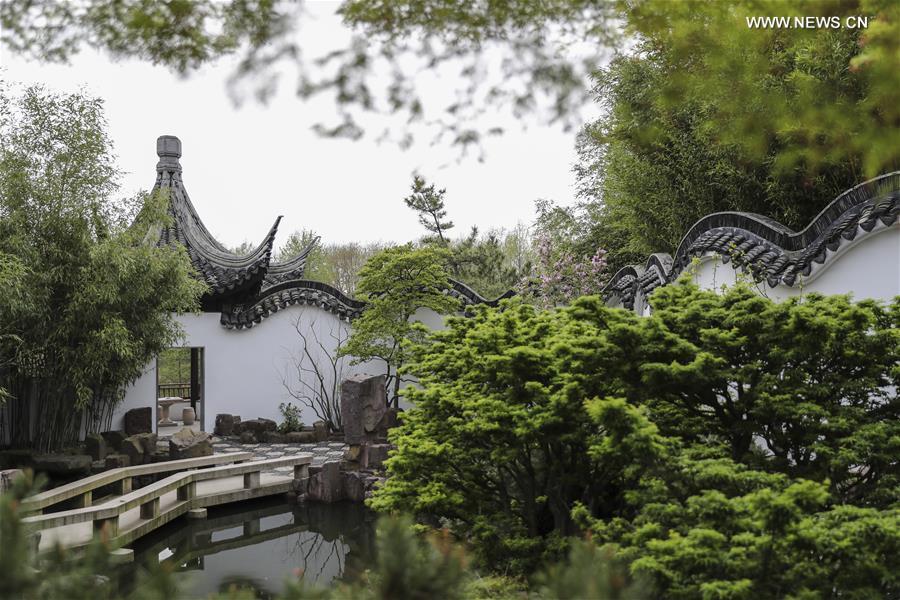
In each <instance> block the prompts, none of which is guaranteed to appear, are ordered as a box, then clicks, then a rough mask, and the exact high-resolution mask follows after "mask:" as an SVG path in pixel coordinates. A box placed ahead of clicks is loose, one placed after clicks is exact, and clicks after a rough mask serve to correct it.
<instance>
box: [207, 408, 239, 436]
mask: <svg viewBox="0 0 900 600" xmlns="http://www.w3.org/2000/svg"><path fill="white" fill-rule="evenodd" d="M238 422H240V421H238ZM213 433H215V434H216V435H222V436H226V435H233V434H234V415H229V414H225V413H222V414H219V415H216V427H215V429H213Z"/></svg>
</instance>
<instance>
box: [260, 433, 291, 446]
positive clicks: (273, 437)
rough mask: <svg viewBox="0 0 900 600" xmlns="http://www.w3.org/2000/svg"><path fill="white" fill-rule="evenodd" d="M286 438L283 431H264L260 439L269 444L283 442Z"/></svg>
mask: <svg viewBox="0 0 900 600" xmlns="http://www.w3.org/2000/svg"><path fill="white" fill-rule="evenodd" d="M285 439H286V437H285V435H284V434H283V433H279V432H277V431H263V432H262V433H261V434H260V438H259V441H261V442H265V443H267V444H283V443H284V440H285Z"/></svg>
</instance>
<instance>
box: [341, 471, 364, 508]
mask: <svg viewBox="0 0 900 600" xmlns="http://www.w3.org/2000/svg"><path fill="white" fill-rule="evenodd" d="M341 477H342V478H343V480H344V482H343V483H344V499H345V500H349V501H350V502H364V501H365V499H366V475H365V474H363V473H359V472H358V471H344V472H343V473H341Z"/></svg>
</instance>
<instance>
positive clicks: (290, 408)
mask: <svg viewBox="0 0 900 600" xmlns="http://www.w3.org/2000/svg"><path fill="white" fill-rule="evenodd" d="M278 410H279V411H281V418H282V419H283V420H282V421H281V424H280V425H278V431H280V432H281V433H290V432H292V431H300V430H301V429H303V421H301V420H300V415H301V414H302V413H301V411H300V407H299V406H296V405H295V404H294V403H293V402H282V403H281V404H279V405H278Z"/></svg>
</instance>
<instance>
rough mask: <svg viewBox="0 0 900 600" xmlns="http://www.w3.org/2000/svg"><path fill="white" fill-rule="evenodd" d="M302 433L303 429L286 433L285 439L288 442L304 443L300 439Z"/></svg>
mask: <svg viewBox="0 0 900 600" xmlns="http://www.w3.org/2000/svg"><path fill="white" fill-rule="evenodd" d="M302 434H303V432H302V431H290V432H288V433H286V434H285V436H284V441H285V442H287V443H288V444H302V443H303V442H301V441H300V438H301V437H302Z"/></svg>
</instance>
